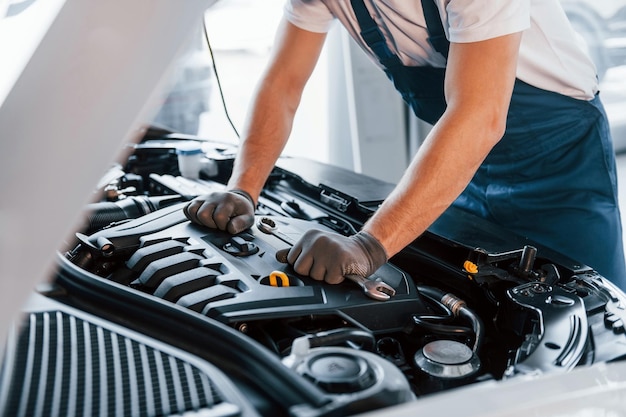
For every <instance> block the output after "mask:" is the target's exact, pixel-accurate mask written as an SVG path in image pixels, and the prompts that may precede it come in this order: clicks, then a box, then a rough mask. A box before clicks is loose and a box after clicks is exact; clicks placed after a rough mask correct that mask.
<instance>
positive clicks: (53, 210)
mask: <svg viewBox="0 0 626 417" xmlns="http://www.w3.org/2000/svg"><path fill="white" fill-rule="evenodd" d="M215 1H216V0H185V1H184V2H180V1H175V0H138V1H124V0H110V1H109V0H107V1H96V2H91V1H90V2H86V1H81V0H67V1H66V0H23V1H16V0H15V1H11V0H9V1H4V2H2V7H0V13H2V16H0V18H2V17H3V19H2V20H0V39H1V40H0V61H1V62H2V69H0V73H2V80H1V81H0V131H2V132H3V133H2V135H3V138H2V140H1V141H0V178H3V181H2V182H1V184H0V195H2V199H1V200H2V202H0V276H2V279H1V280H0V293H1V295H0V308H1V309H2V311H1V316H2V321H1V325H0V334H2V335H3V336H2V337H4V335H5V334H6V331H7V329H8V325H9V323H10V322H11V318H12V317H14V314H15V312H16V311H18V310H19V308H20V306H21V305H22V304H23V303H24V302H25V300H26V297H27V294H28V293H29V292H30V291H32V289H33V287H34V286H35V285H36V284H37V283H38V282H41V281H42V279H43V277H46V276H47V275H48V274H49V268H50V265H51V262H52V261H53V259H54V255H53V254H54V251H55V249H56V248H58V246H59V242H60V241H61V240H60V239H59V238H60V237H63V236H66V235H67V234H68V233H69V232H70V231H71V230H72V226H73V225H74V224H75V223H76V221H77V220H78V218H79V213H80V208H81V206H82V205H83V204H85V203H86V202H88V201H89V200H91V199H92V198H93V197H92V192H93V189H94V184H97V182H98V180H99V178H100V176H101V175H102V172H104V171H105V169H106V168H107V167H108V166H109V164H110V163H111V161H113V160H114V159H115V158H117V157H118V155H119V153H120V151H121V145H122V143H125V142H128V141H133V140H134V139H135V138H138V137H139V136H141V134H142V133H141V131H142V129H143V128H144V126H143V123H142V122H144V121H146V120H150V116H151V115H152V114H153V113H154V112H155V111H156V108H155V107H154V103H155V102H156V99H158V98H159V97H160V96H161V95H162V94H163V91H162V88H161V87H163V85H164V80H165V79H166V77H165V75H166V74H167V73H168V71H169V69H170V66H171V63H172V62H173V61H174V57H175V56H176V55H177V54H178V53H179V52H180V51H181V50H182V47H183V45H184V42H186V41H187V40H188V38H189V36H190V35H191V32H190V31H189V28H191V27H197V26H198V25H199V24H200V22H201V19H202V18H203V16H204V11H205V10H206V9H207V8H208V7H209V6H211V5H212V4H213V3H215ZM79 161H80V162H79ZM9 179H10V180H9ZM35 231H37V232H40V231H46V233H37V235H36V236H35Z"/></svg>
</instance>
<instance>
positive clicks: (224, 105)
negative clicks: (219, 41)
mask: <svg viewBox="0 0 626 417" xmlns="http://www.w3.org/2000/svg"><path fill="white" fill-rule="evenodd" d="M202 27H203V28H204V38H205V39H206V43H207V46H208V47H209V54H211V61H212V62H213V73H214V74H215V80H216V81H217V88H218V90H219V92H220V97H221V99H222V106H223V107H224V113H225V114H226V119H228V123H230V126H231V127H232V128H233V131H234V132H235V135H237V139H241V137H240V136H239V132H238V131H237V128H236V127H235V124H234V123H233V121H232V119H231V118H230V114H228V107H227V106H226V100H225V99H224V91H223V90H222V83H221V82H220V76H219V75H218V73H217V64H216V63H215V57H214V56H213V49H212V48H211V42H209V34H208V32H207V29H206V21H205V20H204V19H202Z"/></svg>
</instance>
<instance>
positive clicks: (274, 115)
mask: <svg viewBox="0 0 626 417" xmlns="http://www.w3.org/2000/svg"><path fill="white" fill-rule="evenodd" d="M325 38H326V34H324V33H313V32H308V31H305V30H302V29H299V28H297V27H296V26H294V25H292V24H291V23H289V22H287V21H286V20H284V19H283V21H282V22H281V25H280V26H279V29H278V32H277V34H276V41H275V44H274V49H273V52H272V55H271V57H270V60H269V63H268V66H267V69H266V71H265V73H264V75H263V77H262V78H261V80H260V82H259V85H258V87H257V92H256V96H255V98H254V100H253V102H252V105H251V107H250V111H249V114H248V117H247V122H246V126H245V129H244V132H243V133H244V134H243V139H242V143H241V146H240V148H239V153H238V155H237V158H236V159H235V164H234V168H233V173H232V175H231V177H230V180H229V182H228V185H227V190H228V191H226V192H214V193H211V194H207V195H202V196H199V197H196V198H194V199H193V200H192V201H191V202H190V203H189V204H187V205H186V206H185V208H184V209H183V212H184V213H185V215H186V216H187V218H188V219H189V220H191V221H192V222H195V223H198V224H202V225H205V226H208V227H212V228H217V229H220V230H226V231H228V232H230V233H233V234H236V233H239V232H241V231H243V230H245V229H247V228H248V227H250V226H252V224H253V223H254V205H255V202H256V201H258V199H259V194H260V192H261V189H262V187H263V185H264V184H265V181H266V180H267V177H268V175H269V174H270V172H271V170H272V168H273V167H274V164H275V163H276V160H277V159H278V157H279V156H280V153H281V152H282V150H283V148H284V147H285V144H286V143H287V139H288V138H289V134H290V133H291V126H292V123H293V118H294V115H295V112H296V109H297V107H298V104H299V103H300V97H301V96H302V90H303V89H304V86H305V85H306V83H307V81H308V79H309V77H310V75H311V73H312V72H313V69H314V68H315V64H316V63H317V60H318V58H319V55H320V52H321V50H322V46H323V44H324V39H325Z"/></svg>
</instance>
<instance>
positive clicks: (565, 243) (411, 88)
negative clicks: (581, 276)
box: [351, 0, 626, 290]
mask: <svg viewBox="0 0 626 417" xmlns="http://www.w3.org/2000/svg"><path fill="white" fill-rule="evenodd" d="M351 4H352V8H353V10H354V12H355V15H356V17H357V20H358V22H359V25H360V28H361V36H362V38H363V40H364V41H365V43H366V44H367V45H368V46H369V47H370V48H371V49H372V51H373V52H374V54H375V55H376V56H377V57H378V60H379V61H380V63H381V64H382V65H383V67H384V69H385V72H386V73H387V76H388V77H389V78H390V79H391V80H392V81H393V83H394V85H395V87H396V89H397V90H398V91H399V92H400V94H401V95H402V97H403V99H404V100H405V102H406V103H407V104H408V105H409V106H410V107H411V109H412V110H413V112H414V113H415V115H416V116H417V117H419V118H420V119H422V120H424V121H426V122H429V123H431V124H434V123H436V122H437V120H438V119H439V118H440V117H441V115H442V114H443V112H444V111H445V108H446V102H445V98H444V94H443V85H444V78H445V69H442V68H432V67H409V66H404V65H403V64H402V63H401V61H400V59H399V58H398V57H397V56H396V55H395V54H393V52H391V50H390V49H389V48H388V47H387V44H386V42H385V39H384V37H383V35H382V33H381V32H380V30H379V29H378V27H377V25H376V23H375V22H374V20H373V19H372V17H371V16H370V14H369V12H368V10H367V8H366V7H365V4H364V3H363V0H351ZM422 5H423V8H424V15H425V18H426V24H427V27H428V33H429V42H430V43H431V44H432V45H433V47H434V48H435V49H436V50H437V51H439V52H440V53H442V54H443V55H444V56H446V57H447V54H448V48H449V42H448V41H447V39H446V38H445V33H444V31H443V25H442V23H441V19H440V17H439V14H438V10H437V8H436V6H435V3H434V2H433V1H432V0H422ZM453 205H454V206H456V207H458V208H461V209H464V210H466V211H469V212H471V213H474V214H476V215H478V216H480V217H483V218H486V219H488V220H490V221H492V222H494V223H496V224H499V225H501V226H503V227H505V228H507V229H509V230H511V231H513V232H515V233H517V234H518V235H522V236H525V237H527V238H529V239H531V240H533V241H535V242H537V243H540V244H542V245H544V246H546V247H549V248H551V249H553V250H555V251H558V252H560V253H563V254H564V255H566V256H568V257H570V258H572V259H574V260H576V261H578V262H582V263H584V264H586V265H588V266H590V267H592V268H594V269H595V270H596V271H597V272H598V273H600V274H601V275H603V276H605V277H606V278H608V279H610V280H611V281H612V282H613V283H615V284H616V285H617V286H619V287H620V288H622V289H624V290H626V265H625V261H624V249H623V243H622V226H621V221H620V213H619V206H618V200H617V175H616V167H615V158H614V153H613V144H612V140H611V136H610V131H609V125H608V119H607V117H606V114H605V112H604V108H603V106H602V103H601V101H600V98H599V97H598V96H597V95H596V97H595V98H594V99H593V100H591V101H584V100H577V99H574V98H571V97H568V96H564V95H561V94H558V93H553V92H550V91H546V90H542V89H539V88H536V87H533V86H531V85H529V84H527V83H525V82H523V81H521V80H519V79H517V80H516V81H515V86H514V89H513V95H512V98H511V104H510V107H509V112H508V117H507V125H506V132H505V134H504V136H503V137H502V139H501V140H500V142H499V143H498V144H497V145H496V146H495V147H494V148H493V149H492V151H491V152H490V153H489V155H488V156H487V158H486V159H485V161H484V162H483V164H482V165H481V166H480V168H479V169H478V171H477V172H476V174H475V175H474V177H473V179H472V181H471V182H470V184H469V185H468V186H467V188H466V189H465V191H464V192H463V193H462V194H461V195H460V196H459V197H458V199H457V200H456V201H455V202H454V203H453Z"/></svg>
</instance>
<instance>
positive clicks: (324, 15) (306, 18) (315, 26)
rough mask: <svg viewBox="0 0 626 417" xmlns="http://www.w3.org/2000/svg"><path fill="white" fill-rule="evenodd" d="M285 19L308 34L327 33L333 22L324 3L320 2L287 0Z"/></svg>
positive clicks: (317, 0) (313, 0)
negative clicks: (308, 32)
mask: <svg viewBox="0 0 626 417" xmlns="http://www.w3.org/2000/svg"><path fill="white" fill-rule="evenodd" d="M284 15H285V18H286V19H287V20H288V21H289V22H290V23H292V24H294V25H296V26H297V27H299V28H300V29H304V30H308V31H310V32H318V33H325V32H328V31H329V30H330V28H331V26H332V25H333V22H334V20H335V18H334V16H333V15H332V13H331V12H330V10H328V7H326V5H325V4H324V2H322V1H320V0H287V2H286V3H285V7H284Z"/></svg>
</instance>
